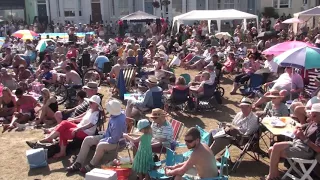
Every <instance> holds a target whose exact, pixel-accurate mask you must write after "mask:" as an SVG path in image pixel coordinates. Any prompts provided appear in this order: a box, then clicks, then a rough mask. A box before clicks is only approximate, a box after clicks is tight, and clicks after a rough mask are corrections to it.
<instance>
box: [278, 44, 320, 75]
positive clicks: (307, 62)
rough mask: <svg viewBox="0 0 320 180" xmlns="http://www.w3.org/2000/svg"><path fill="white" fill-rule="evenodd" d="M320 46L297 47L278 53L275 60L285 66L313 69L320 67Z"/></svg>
mask: <svg viewBox="0 0 320 180" xmlns="http://www.w3.org/2000/svg"><path fill="white" fill-rule="evenodd" d="M319 59H320V48H317V47H307V46H305V47H297V48H294V49H289V50H288V51H286V52H284V53H282V54H280V55H278V56H277V57H275V58H274V62H276V63H277V64H279V65H280V66H284V67H295V68H305V69H313V68H320V61H319Z"/></svg>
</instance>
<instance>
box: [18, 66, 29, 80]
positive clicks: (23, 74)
mask: <svg viewBox="0 0 320 180" xmlns="http://www.w3.org/2000/svg"><path fill="white" fill-rule="evenodd" d="M31 75H32V73H31V72H30V70H29V69H26V67H25V66H24V65H23V64H20V65H19V70H18V74H17V75H16V79H17V80H18V81H25V80H28V79H29V78H30V77H31Z"/></svg>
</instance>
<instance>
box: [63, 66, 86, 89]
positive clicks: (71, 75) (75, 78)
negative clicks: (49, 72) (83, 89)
mask: <svg viewBox="0 0 320 180" xmlns="http://www.w3.org/2000/svg"><path fill="white" fill-rule="evenodd" d="M65 71H66V82H65V83H66V84H68V85H71V86H81V85H82V79H81V77H80V75H79V74H78V73H77V72H76V71H74V70H72V69H71V67H70V66H68V65H67V66H66V68H65Z"/></svg>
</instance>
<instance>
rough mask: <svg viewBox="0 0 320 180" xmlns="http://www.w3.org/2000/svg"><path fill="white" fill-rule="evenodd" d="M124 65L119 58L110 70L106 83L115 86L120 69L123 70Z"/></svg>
mask: <svg viewBox="0 0 320 180" xmlns="http://www.w3.org/2000/svg"><path fill="white" fill-rule="evenodd" d="M125 67H126V66H125V64H124V60H123V59H122V58H119V59H118V60H117V64H115V65H114V66H112V68H111V71H110V73H109V76H110V77H108V78H107V81H108V82H109V83H110V84H116V82H117V79H118V77H119V73H120V69H123V68H125Z"/></svg>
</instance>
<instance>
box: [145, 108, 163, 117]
mask: <svg viewBox="0 0 320 180" xmlns="http://www.w3.org/2000/svg"><path fill="white" fill-rule="evenodd" d="M165 116H168V113H167V112H165V111H164V110H163V109H160V108H155V109H152V111H151V114H146V117H149V118H154V117H165Z"/></svg>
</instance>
